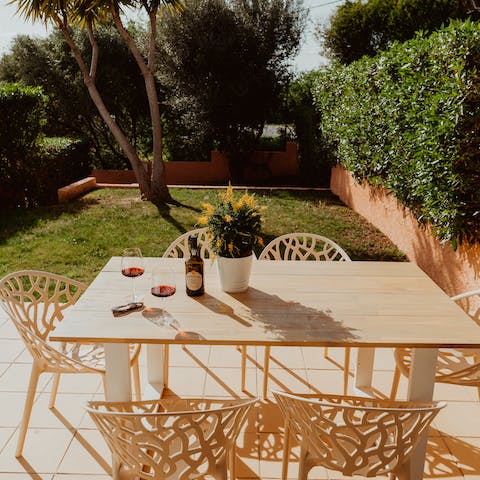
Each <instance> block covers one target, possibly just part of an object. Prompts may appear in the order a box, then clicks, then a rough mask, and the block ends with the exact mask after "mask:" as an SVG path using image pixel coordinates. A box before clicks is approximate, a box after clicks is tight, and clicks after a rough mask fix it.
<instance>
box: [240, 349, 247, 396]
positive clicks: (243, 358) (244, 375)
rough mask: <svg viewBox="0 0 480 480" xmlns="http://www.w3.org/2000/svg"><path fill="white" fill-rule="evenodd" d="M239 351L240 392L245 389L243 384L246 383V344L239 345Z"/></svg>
mask: <svg viewBox="0 0 480 480" xmlns="http://www.w3.org/2000/svg"><path fill="white" fill-rule="evenodd" d="M241 352H242V367H241V369H242V387H241V388H242V392H244V391H245V384H246V383H247V379H246V377H247V346H246V345H242V346H241Z"/></svg>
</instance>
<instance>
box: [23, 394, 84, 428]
mask: <svg viewBox="0 0 480 480" xmlns="http://www.w3.org/2000/svg"><path fill="white" fill-rule="evenodd" d="M92 397H93V395H92V394H80V393H59V394H57V398H56V400H55V408H53V409H50V408H48V402H49V400H50V393H42V394H40V395H39V397H38V399H37V401H36V402H35V405H34V408H33V411H32V417H31V419H30V427H32V428H67V429H76V428H79V426H80V424H81V422H82V419H83V417H84V416H85V415H86V411H85V404H86V403H87V401H89V400H91V399H92Z"/></svg>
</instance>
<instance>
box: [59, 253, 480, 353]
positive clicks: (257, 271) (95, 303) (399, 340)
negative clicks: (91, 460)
mask: <svg viewBox="0 0 480 480" xmlns="http://www.w3.org/2000/svg"><path fill="white" fill-rule="evenodd" d="M145 260H146V272H145V274H144V275H143V276H142V277H139V278H138V279H137V293H138V292H142V293H143V292H144V293H145V299H144V302H145V305H146V306H147V307H154V308H155V307H157V308H158V307H160V306H161V299H158V298H155V297H153V296H152V295H150V293H149V283H150V273H149V272H151V271H152V268H153V267H154V266H159V265H169V266H171V267H172V268H173V269H174V270H175V271H176V272H177V279H176V281H177V293H176V294H175V295H174V296H173V297H171V298H168V299H167V300H166V310H167V311H168V312H169V313H170V314H171V316H173V318H174V323H173V325H172V326H168V327H165V326H157V325H154V324H153V323H152V322H151V321H150V320H149V319H148V312H145V311H143V312H141V311H139V312H133V313H129V314H128V315H125V316H121V317H114V316H113V314H112V312H111V307H113V306H115V305H120V304H124V303H126V302H127V301H128V296H129V294H131V289H132V284H131V279H129V278H126V277H123V276H122V275H121V273H120V257H113V258H112V259H111V260H110V261H109V262H108V263H107V265H106V266H105V267H104V268H103V269H102V271H101V272H100V273H99V275H98V276H97V277H96V279H95V280H94V281H93V282H92V284H91V285H90V286H89V288H88V289H87V291H86V292H85V293H84V294H83V295H82V297H81V298H80V300H79V301H78V303H77V304H76V305H75V307H73V308H72V309H70V311H67V312H66V314H65V318H64V320H63V322H62V323H61V324H60V325H59V326H58V327H57V329H56V330H55V331H54V332H53V334H52V336H51V340H56V341H81V342H90V341H94V342H120V343H125V342H129V343H136V342H139V343H206V344H225V345H226V344H233V345H239V344H246V345H266V344H269V345H312V346H313V345H316V346H359V347H361V346H364V347H366V346H370V347H374V346H375V347H382V346H383V347H392V346H411V347H466V348H468V347H470V348H478V347H480V328H479V326H478V325H477V324H476V323H475V322H473V321H472V319H471V318H470V317H469V316H468V315H466V314H465V313H464V312H463V310H462V309H461V308H460V307H459V306H457V305H456V304H455V303H454V302H452V301H451V300H450V299H449V298H448V296H447V295H446V294H445V293H444V292H443V291H442V290H441V289H440V288H439V287H438V286H437V285H436V284H435V283H434V282H433V281H432V280H431V279H430V278H429V277H428V276H427V275H426V274H425V273H423V272H422V270H420V269H419V268H418V267H417V266H416V265H415V264H413V263H405V262H402V263H400V262H399V263H396V262H301V261H254V264H253V268H252V275H251V278H250V287H249V289H248V290H247V291H246V292H244V293H235V294H228V293H225V292H222V291H221V290H220V289H219V287H218V280H217V272H216V265H215V264H212V263H210V261H209V260H206V261H205V290H206V293H205V295H203V296H201V297H188V296H187V295H186V293H185V279H184V260H183V259H161V258H146V259H145Z"/></svg>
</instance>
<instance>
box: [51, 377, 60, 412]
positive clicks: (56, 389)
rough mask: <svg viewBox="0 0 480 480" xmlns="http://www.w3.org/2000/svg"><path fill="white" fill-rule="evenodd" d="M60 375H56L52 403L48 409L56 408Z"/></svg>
mask: <svg viewBox="0 0 480 480" xmlns="http://www.w3.org/2000/svg"><path fill="white" fill-rule="evenodd" d="M60 375H61V374H60V373H59V372H58V373H56V374H55V375H54V377H53V385H52V392H51V393H50V401H49V402H48V408H53V407H54V406H55V399H56V398H57V392H58V384H59V383H60Z"/></svg>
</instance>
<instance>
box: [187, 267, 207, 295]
mask: <svg viewBox="0 0 480 480" xmlns="http://www.w3.org/2000/svg"><path fill="white" fill-rule="evenodd" d="M202 282H203V278H202V274H201V273H198V272H195V271H191V272H188V273H187V278H186V283H187V288H188V289H189V290H191V291H193V292H195V291H196V290H200V289H201V288H202Z"/></svg>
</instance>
